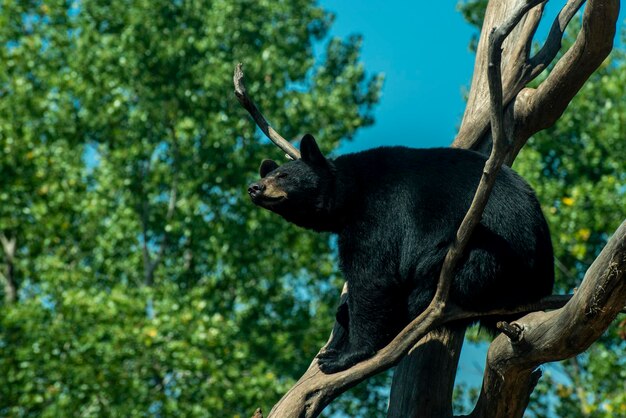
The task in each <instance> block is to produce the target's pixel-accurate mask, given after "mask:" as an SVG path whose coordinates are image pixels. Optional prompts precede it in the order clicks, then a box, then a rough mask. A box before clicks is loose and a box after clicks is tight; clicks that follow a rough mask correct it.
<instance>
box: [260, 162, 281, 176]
mask: <svg viewBox="0 0 626 418" xmlns="http://www.w3.org/2000/svg"><path fill="white" fill-rule="evenodd" d="M277 168H278V164H276V161H274V160H263V161H262V162H261V167H259V174H260V175H261V178H265V176H267V175H268V174H269V173H270V172H271V171H274V170H276V169H277Z"/></svg>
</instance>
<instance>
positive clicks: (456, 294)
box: [248, 135, 554, 373]
mask: <svg viewBox="0 0 626 418" xmlns="http://www.w3.org/2000/svg"><path fill="white" fill-rule="evenodd" d="M300 151H301V159H299V160H296V161H291V162H288V163H286V164H284V165H282V166H279V165H278V164H276V163H275V162H274V161H271V160H264V161H263V163H262V164H261V168H260V174H261V180H260V181H259V182H257V183H254V184H252V185H251V186H250V187H249V188H248V193H249V195H250V197H251V199H252V201H253V202H254V203H255V204H257V205H259V206H261V207H263V208H266V209H269V210H271V211H273V212H275V213H277V214H279V215H281V216H282V217H283V218H285V219H286V220H287V221H289V222H293V223H294V224H296V225H299V226H301V227H304V228H310V229H313V230H315V231H330V232H332V233H335V234H337V235H338V238H339V239H338V246H339V259H340V267H341V270H342V272H343V274H344V276H345V279H346V280H347V282H348V289H349V290H348V297H347V306H346V303H345V302H344V303H343V304H342V305H341V306H340V307H339V309H338V313H337V322H338V323H339V324H340V326H341V327H343V328H344V329H346V330H347V333H337V334H338V335H342V334H343V337H338V338H335V339H334V340H333V341H331V343H330V344H329V346H328V347H327V349H326V350H325V351H323V352H322V353H320V354H319V355H318V358H319V367H320V369H321V370H322V371H323V372H324V373H334V372H337V371H340V370H344V369H347V368H349V367H350V366H352V365H353V364H356V363H358V362H359V361H362V360H364V359H366V358H369V357H371V356H372V355H374V354H375V353H376V351H377V350H379V349H380V348H382V347H384V346H385V345H386V344H387V343H388V342H389V341H391V339H393V337H394V336H395V335H397V333H398V332H399V331H400V330H402V328H403V327H404V326H406V325H407V324H408V322H410V321H411V320H412V319H413V318H415V317H416V316H417V315H418V314H419V313H421V312H422V311H423V310H424V309H425V308H426V306H428V304H429V303H430V301H431V299H432V298H433V296H434V293H435V290H436V287H437V280H438V277H439V272H440V269H441V266H442V264H443V259H444V257H445V255H446V253H447V251H448V247H449V245H450V244H451V243H452V241H453V238H454V235H455V232H456V230H457V228H458V227H459V225H460V224H461V221H462V219H463V216H464V215H465V213H466V211H467V209H468V208H469V206H470V203H471V201H472V197H473V195H474V192H475V191H476V187H477V186H478V182H479V181H480V177H481V173H482V170H483V167H484V164H485V160H486V159H485V157H484V156H483V155H481V154H479V153H476V152H473V151H468V150H461V149H452V148H434V149H411V148H406V147H382V148H376V149H372V150H368V151H363V152H358V153H355V154H348V155H343V156H341V157H338V158H336V159H327V158H325V157H324V155H323V154H322V153H321V152H320V150H319V148H318V146H317V143H316V142H315V139H314V138H313V137H312V136H311V135H305V136H304V137H303V139H302V142H301V144H300ZM553 283H554V267H553V255H552V243H551V240H550V233H549V230H548V226H547V224H546V221H545V219H544V217H543V214H542V212H541V209H540V207H539V203H538V201H537V198H536V197H535V194H534V192H533V191H532V189H531V188H530V186H529V185H528V184H527V183H526V182H525V181H524V180H523V179H522V178H521V177H520V176H519V175H517V174H516V173H515V172H514V171H513V170H511V169H510V168H508V167H503V168H502V170H501V171H500V172H499V174H498V176H497V179H496V183H495V186H494V188H493V191H492V193H491V196H490V198H489V202H488V204H487V207H486V208H485V211H484V214H483V217H482V220H481V222H480V224H479V226H478V227H477V228H476V229H475V231H474V233H473V235H472V238H471V240H470V243H469V245H468V247H467V249H466V251H465V256H464V259H463V260H462V261H461V263H460V264H459V267H458V268H457V271H456V274H455V277H454V280H453V283H452V287H451V290H450V298H451V301H452V302H453V303H455V304H457V305H458V306H460V307H462V308H465V309H468V310H472V311H486V310H491V309H497V308H509V307H515V306H518V305H521V304H526V303H530V302H533V301H536V300H538V299H540V298H541V297H543V296H546V295H549V294H550V293H551V291H552V286H553Z"/></svg>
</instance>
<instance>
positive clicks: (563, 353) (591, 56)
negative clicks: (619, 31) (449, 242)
mask: <svg viewBox="0 0 626 418" xmlns="http://www.w3.org/2000/svg"><path fill="white" fill-rule="evenodd" d="M473 3H478V2H473ZM582 3H583V2H581V1H569V2H567V4H566V5H565V6H564V8H563V9H562V10H561V13H560V14H559V16H558V17H557V19H556V20H555V23H554V25H553V27H552V30H551V33H550V35H549V36H548V39H547V40H546V42H545V44H544V45H543V46H542V48H541V49H539V50H538V51H537V52H536V53H535V54H533V55H531V54H530V52H531V41H532V35H533V34H534V32H535V29H536V27H537V24H538V21H539V19H540V18H541V12H542V10H543V6H542V4H543V2H541V1H510V2H503V1H492V2H490V3H489V6H488V7H487V10H486V13H485V20H484V22H485V23H484V26H483V32H482V34H481V38H480V41H479V42H478V45H477V59H476V67H475V73H474V79H473V81H472V89H471V91H470V95H469V99H468V107H467V109H466V112H465V116H464V119H463V123H462V125H461V128H460V130H459V134H458V136H457V138H456V139H455V141H454V143H453V146H456V147H464V148H471V149H475V150H479V151H482V152H491V157H490V160H489V161H488V162H487V165H486V168H485V176H484V178H485V181H484V182H483V181H481V186H485V187H484V188H482V187H481V186H479V190H478V191H477V193H476V196H477V200H476V202H477V203H478V202H482V200H481V197H484V194H485V193H487V194H488V187H489V184H490V182H489V177H490V176H493V171H492V170H497V166H498V163H499V162H501V160H502V159H504V160H506V161H507V162H508V163H509V164H510V163H512V162H513V161H514V159H515V157H516V156H517V154H518V153H519V151H520V150H521V148H522V147H523V146H524V144H525V143H526V142H527V140H528V139H529V137H530V136H531V135H533V134H535V133H536V132H538V131H540V130H542V129H545V128H547V127H549V126H551V125H552V124H554V123H555V122H556V120H557V119H558V118H559V117H560V116H561V114H562V113H563V112H564V111H565V108H566V107H567V105H568V104H569V102H570V101H571V100H572V99H573V97H574V96H575V95H576V93H577V92H578V91H579V90H580V88H581V87H582V85H583V84H584V82H585V81H586V80H587V79H588V78H589V77H590V76H591V75H592V73H593V71H594V70H595V69H596V68H597V67H598V66H600V65H601V64H602V62H603V60H604V59H605V58H606V56H607V55H608V53H609V52H610V50H611V47H612V41H613V37H614V34H615V26H614V23H615V20H616V18H617V12H618V2H613V1H589V2H587V5H586V7H585V11H584V15H583V25H582V27H581V29H580V31H579V33H578V35H577V36H576V40H575V41H574V42H573V44H572V45H571V47H570V48H569V49H568V50H567V52H565V53H564V54H563V55H562V56H560V58H559V59H558V60H557V62H556V64H555V65H554V67H553V68H552V71H551V72H550V73H549V74H548V75H547V76H546V77H545V79H543V80H542V81H541V83H539V84H538V85H536V87H532V88H531V87H528V84H529V83H530V82H531V81H532V80H534V79H535V78H536V77H537V76H539V75H540V74H541V73H542V72H543V71H544V70H545V69H546V68H548V66H549V65H550V64H551V62H552V60H553V59H554V58H555V57H556V55H557V52H558V50H559V48H560V44H561V37H562V35H563V31H564V28H565V26H567V23H568V22H569V20H570V19H571V18H572V17H573V16H574V14H575V13H576V11H577V10H578V9H579V8H580V7H581V6H582ZM609 22H610V23H609ZM516 25H517V27H516ZM494 27H497V29H494V32H491V28H494ZM514 27H516V28H515V29H513V28H514ZM511 30H512V32H511ZM490 33H491V35H490ZM507 36H508V37H507ZM488 38H489V40H488ZM505 38H506V41H505V43H504V44H502V43H501V42H503V41H504V39H505ZM502 45H503V46H504V49H503V51H502V53H501V52H500V48H501V46H502ZM500 54H502V56H500ZM501 59H502V63H503V65H502V70H501V69H500V60H501ZM487 68H489V72H488V71H487ZM500 71H502V74H500ZM488 85H489V87H487V86H488ZM488 103H489V104H490V106H489V105H487V104H488ZM489 128H491V129H489ZM503 139H504V145H502V142H503ZM507 139H508V140H509V141H510V142H509V143H508V144H507V141H506V140H507ZM490 150H491V151H490ZM607 181H608V180H607ZM622 194H623V192H622ZM573 201H574V198H572V197H571V196H566V197H565V200H564V201H562V202H563V204H565V205H566V206H567V205H570V203H571V204H573ZM474 206H475V205H474V204H473V205H472V208H471V209H470V212H468V217H467V218H466V220H468V221H469V222H468V224H467V225H470V226H468V228H469V230H470V231H471V223H472V222H476V221H477V219H479V218H480V204H478V205H476V208H475V207H474ZM474 209H476V210H475V211H474V212H473V213H472V211H473V210H474ZM620 220H621V219H620ZM465 227H466V225H465V222H464V225H462V226H461V228H460V229H459V233H458V235H457V239H458V242H457V244H455V245H454V246H452V248H451V250H450V254H449V255H451V257H450V259H454V258H455V254H458V252H459V247H460V249H461V250H462V248H463V241H464V239H465V236H466V234H467V230H466V229H465ZM585 235H587V234H586V233H585ZM625 264H626V223H622V225H621V226H620V227H619V229H618V230H617V231H616V232H615V234H614V236H613V237H612V239H611V240H609V242H608V243H607V244H606V246H605V247H604V249H603V250H602V252H600V254H599V256H598V257H597V258H596V259H595V261H594V262H593V265H592V266H591V267H590V268H589V269H588V270H587V272H586V274H585V280H584V281H583V283H582V285H581V286H580V288H579V289H578V291H577V292H576V294H575V295H574V296H573V297H571V300H569V302H567V303H566V304H564V305H563V301H564V299H569V298H556V299H555V298H549V299H547V300H544V301H542V302H541V303H539V304H538V305H535V306H531V307H523V308H522V309H521V310H520V311H519V312H520V313H521V312H530V313H529V314H528V315H526V316H524V317H522V318H521V319H520V320H518V321H516V323H514V324H513V325H510V324H505V323H504V324H502V331H503V335H500V336H498V337H497V338H496V339H495V340H494V342H493V343H492V344H491V347H490V350H489V356H488V360H487V368H486V371H485V379H484V381H483V387H482V390H481V393H480V396H479V399H478V403H477V405H476V407H475V409H474V410H473V412H472V413H471V416H476V417H478V416H521V415H522V414H523V413H524V411H525V409H526V408H527V406H528V399H529V396H530V394H531V393H532V391H533V389H534V387H535V385H536V383H537V380H538V378H539V377H540V372H539V371H538V369H537V367H538V366H539V365H540V364H543V363H545V362H548V361H555V360H560V359H564V358H570V357H573V356H575V355H576V354H578V353H580V352H582V351H584V350H585V349H586V348H587V347H589V346H590V345H591V344H592V343H593V342H595V341H597V340H598V339H599V338H600V337H601V336H602V333H603V331H604V330H605V329H606V328H607V327H608V326H609V325H610V324H611V322H612V321H613V320H614V319H615V317H616V315H617V314H618V312H619V311H620V310H621V309H622V308H623V307H624V304H625V302H626V286H625V285H624V283H623V282H624V281H623V277H624V268H625V267H626V266H625ZM453 265H454V264H453V263H450V265H444V268H443V270H442V276H441V278H440V285H439V287H438V292H437V295H436V296H435V299H434V300H433V302H432V303H431V306H430V307H429V309H427V311H426V313H425V314H422V315H420V316H419V317H418V318H417V319H416V320H415V321H413V323H412V324H411V325H409V326H408V327H407V328H406V329H405V330H404V331H403V332H402V333H401V334H400V335H399V336H398V337H397V338H396V339H395V340H394V341H393V342H392V343H390V344H389V346H388V347H386V348H384V349H382V350H381V351H379V353H378V354H377V355H376V356H375V357H374V358H372V359H370V360H367V361H364V362H362V363H359V364H357V365H355V366H354V367H352V368H351V369H350V370H348V371H345V372H340V373H337V374H334V375H323V374H321V373H320V372H319V370H318V369H317V366H316V363H315V361H313V363H312V364H311V366H310V368H309V369H308V371H307V372H306V373H305V375H304V376H303V377H302V378H301V380H300V381H299V383H298V384H297V385H296V386H294V387H293V388H292V389H291V390H290V391H289V392H288V393H287V394H286V395H285V396H284V397H283V399H282V400H281V401H280V402H279V403H278V404H276V405H275V406H274V408H273V409H272V411H271V412H270V415H269V416H277V417H278V416H292V415H293V416H316V415H317V414H318V413H319V411H321V409H322V408H323V407H324V406H325V405H326V404H328V403H329V402H331V401H332V399H333V398H334V397H336V396H337V394H339V393H341V392H342V391H343V390H345V389H346V388H348V387H350V386H351V385H354V384H356V383H357V382H359V381H362V380H364V379H366V378H367V377H369V376H371V375H373V374H375V373H377V372H379V371H381V370H384V369H386V368H388V367H390V366H391V365H393V364H395V363H397V362H398V361H400V359H401V358H402V357H403V356H404V355H405V354H406V353H407V352H408V351H409V350H410V349H411V348H412V347H413V346H414V344H415V343H417V342H418V341H419V339H420V338H421V337H425V336H426V334H427V333H428V332H429V331H432V330H433V329H434V328H436V327H438V326H440V325H442V324H445V322H446V321H449V320H453V319H457V318H459V317H462V316H463V314H464V313H460V312H458V310H456V311H455V309H454V307H450V306H449V305H447V304H446V290H445V289H446V287H447V285H448V284H449V274H446V269H447V268H448V269H452V268H453V267H452V266H453ZM348 291H349V290H348ZM545 308H553V309H554V308H557V309H555V310H553V311H551V312H541V311H542V310H543V309H545ZM465 314H468V313H465ZM444 333H445V332H444ZM426 338H438V337H426ZM446 338H448V340H444V339H441V341H443V342H444V343H446V345H440V348H438V349H435V350H434V351H429V353H428V354H429V356H424V355H421V354H420V353H419V351H420V350H421V351H423V352H424V351H427V350H428V349H426V348H425V347H426V344H424V343H422V344H418V345H417V346H416V351H418V353H417V355H416V354H413V358H414V359H416V361H415V362H413V364H408V363H407V364H404V365H403V364H401V365H400V370H407V369H413V370H416V369H417V370H424V369H428V365H426V364H425V362H427V361H429V358H430V359H432V358H433V356H435V355H438V354H441V357H442V358H446V356H445V355H446V354H447V358H450V359H451V361H449V362H448V364H447V367H444V369H445V370H443V371H442V370H441V369H440V368H439V369H437V371H438V373H437V374H438V375H439V378H438V379H436V380H435V381H433V380H430V379H428V381H427V383H425V379H424V380H422V381H421V382H420V381H416V379H423V375H420V376H419V377H416V373H406V372H404V373H402V374H401V375H399V373H398V370H397V371H396V375H397V376H398V375H399V376H398V380H402V383H401V384H397V385H396V387H397V388H398V390H399V391H400V392H403V393H401V394H400V395H398V396H396V397H395V399H394V395H393V394H392V399H391V406H390V411H389V414H388V416H402V417H406V416H416V413H419V414H421V415H423V416H449V415H450V413H451V406H450V404H449V402H448V401H449V400H450V399H449V397H448V398H447V397H446V395H445V394H448V393H449V394H450V397H451V388H452V385H453V377H454V372H450V371H451V370H454V368H455V367H456V361H457V360H458V357H456V358H455V355H454V354H453V352H454V351H455V350H457V347H458V346H459V343H458V341H459V338H458V335H453V334H451V333H449V332H448V334H447V337H446ZM461 340H462V338H461ZM403 361H404V360H403ZM430 366H431V369H433V368H434V367H432V366H433V363H432V362H431V364H430ZM426 384H428V385H429V386H431V388H434V390H435V391H437V392H439V393H442V394H444V395H442V396H440V397H439V398H438V399H435V400H434V401H433V400H432V399H427V398H426V397H425V396H424V397H417V399H412V401H411V402H403V403H402V402H400V401H401V400H402V399H410V395H411V394H412V393H416V391H414V390H413V387H422V386H424V385H426ZM392 391H393V389H392ZM417 393H418V394H424V393H426V391H423V392H420V391H417ZM446 402H447V403H446Z"/></svg>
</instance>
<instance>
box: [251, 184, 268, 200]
mask: <svg viewBox="0 0 626 418" xmlns="http://www.w3.org/2000/svg"><path fill="white" fill-rule="evenodd" d="M263 190H265V185H263V184H261V183H252V184H251V185H250V187H248V194H249V195H250V197H251V198H253V199H254V198H255V197H259V195H261V194H263Z"/></svg>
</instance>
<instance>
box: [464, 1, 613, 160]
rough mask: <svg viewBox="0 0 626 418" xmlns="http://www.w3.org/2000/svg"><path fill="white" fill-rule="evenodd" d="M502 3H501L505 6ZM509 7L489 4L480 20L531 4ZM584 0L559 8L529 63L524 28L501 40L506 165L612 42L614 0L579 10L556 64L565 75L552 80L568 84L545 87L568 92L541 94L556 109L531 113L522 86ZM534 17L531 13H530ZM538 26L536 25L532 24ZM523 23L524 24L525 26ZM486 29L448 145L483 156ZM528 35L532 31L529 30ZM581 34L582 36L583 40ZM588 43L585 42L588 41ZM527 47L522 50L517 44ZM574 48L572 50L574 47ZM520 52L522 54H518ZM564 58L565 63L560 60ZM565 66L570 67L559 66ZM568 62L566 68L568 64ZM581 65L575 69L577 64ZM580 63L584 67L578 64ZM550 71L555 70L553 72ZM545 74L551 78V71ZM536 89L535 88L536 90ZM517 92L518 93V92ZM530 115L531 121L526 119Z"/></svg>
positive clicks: (551, 53)
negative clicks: (508, 134) (577, 27)
mask: <svg viewBox="0 0 626 418" xmlns="http://www.w3.org/2000/svg"><path fill="white" fill-rule="evenodd" d="M505 3H506V2H505ZM508 3H510V4H511V5H510V6H508V7H506V6H505V5H503V4H502V1H491V2H490V3H489V7H488V9H487V15H486V17H485V25H486V24H487V23H488V22H492V21H498V20H500V19H504V18H505V16H506V15H507V13H510V9H511V7H513V4H517V5H518V7H519V5H524V4H531V3H532V1H531V0H511V1H510V2H508ZM583 4H584V0H569V1H568V2H567V3H566V4H565V6H564V7H563V8H562V10H561V11H560V13H559V14H558V16H557V17H556V19H555V21H554V22H553V24H552V28H551V30H550V33H549V35H548V38H547V39H546V42H545V43H544V46H543V47H542V49H541V50H540V51H539V52H538V53H537V54H536V55H535V56H534V57H532V58H529V56H528V51H530V41H531V39H530V38H528V34H529V33H531V30H530V29H527V30H526V31H523V32H519V33H516V32H515V31H514V32H513V33H512V34H511V36H510V37H509V38H508V39H507V42H506V43H505V44H504V57H505V60H506V59H507V58H508V59H509V60H512V62H511V61H509V63H508V64H505V71H504V75H503V85H504V92H503V103H504V105H505V107H508V108H509V109H507V113H510V115H511V120H510V121H507V126H508V127H510V129H511V130H512V132H513V133H512V138H513V140H514V147H513V150H512V152H511V155H510V156H509V157H508V159H507V164H511V163H512V162H513V160H514V158H515V156H516V155H517V153H518V152H519V150H520V149H521V147H522V146H523V145H524V144H525V143H526V141H527V140H528V138H529V137H530V136H531V135H532V134H534V133H536V132H538V131H539V130H541V129H545V128H546V127H548V126H550V125H552V124H553V123H554V122H555V121H556V120H557V119H558V117H560V115H561V114H562V112H563V111H564V110H565V107H567V104H568V103H569V102H570V101H571V99H572V98H573V97H574V95H575V94H576V93H577V92H578V91H579V90H580V87H582V84H583V83H584V82H585V81H586V80H587V79H588V78H589V76H590V75H591V74H592V73H593V71H595V69H596V68H597V67H598V66H599V65H600V64H601V62H602V60H604V58H606V56H607V55H608V53H609V52H610V50H611V48H612V45H613V37H614V35H615V21H616V19H617V14H618V9H619V1H618V0H595V1H594V0H590V1H589V2H588V6H587V7H586V9H585V14H584V16H583V30H581V32H580V34H579V35H578V38H577V40H576V43H575V45H574V47H572V48H571V49H570V50H569V51H568V52H567V53H566V54H565V56H564V57H563V58H561V60H560V61H559V62H558V63H557V67H558V66H559V65H564V66H565V70H564V71H563V72H562V73H561V75H560V76H558V77H557V78H561V77H564V76H565V75H566V74H569V77H573V81H571V80H570V81H565V80H561V81H560V82H554V83H551V82H548V80H546V81H544V82H543V83H542V86H543V84H545V83H546V82H547V83H548V84H547V85H546V86H550V85H553V86H554V85H557V86H560V88H561V89H566V90H568V91H567V92H566V94H559V93H554V92H552V90H550V92H551V93H549V94H547V96H548V97H551V98H552V99H553V100H556V103H553V104H556V105H557V106H556V107H550V106H546V108H545V109H544V110H543V111H539V110H537V109H535V106H536V103H535V102H534V100H536V99H533V98H532V95H533V94H534V90H532V89H525V90H524V87H525V86H526V85H527V84H528V83H529V82H530V81H532V80H534V79H535V78H536V77H537V76H538V75H539V74H540V73H541V72H542V71H543V70H544V69H545V68H547V66H548V65H549V64H550V63H551V62H552V61H553V60H554V58H555V57H556V55H557V53H558V51H559V50H560V47H561V39H562V37H563V33H564V31H565V28H566V26H567V24H568V23H569V22H570V21H571V19H572V18H573V17H574V15H575V14H576V12H577V11H578V10H579V9H580V8H581V7H582V5H583ZM541 10H542V6H541V5H539V6H538V7H536V8H535V9H533V11H532V12H531V13H529V15H528V17H527V19H530V20H531V21H533V22H534V21H535V20H534V19H535V16H540V13H541ZM533 12H534V13H533ZM537 22H538V21H537ZM526 24H528V23H527V22H526ZM486 30H487V27H486V26H483V32H482V34H481V43H479V47H478V50H477V56H476V65H475V67H474V79H473V80H472V88H471V90H470V97H469V99H468V104H467V107H466V110H465V115H464V116H463V123H462V125H461V128H460V129H459V133H458V135H457V137H456V138H455V140H454V142H453V143H452V146H453V147H457V148H468V149H474V150H479V151H483V152H486V150H488V147H489V146H490V144H491V137H490V136H489V131H488V128H489V123H490V121H489V114H488V111H487V109H486V106H485V104H486V95H487V92H486V89H485V85H484V84H485V80H484V76H482V74H484V73H483V71H484V67H485V65H486V60H485V58H484V57H486V55H487V52H486V44H485V43H483V42H482V41H483V38H486ZM532 32H533V33H534V30H533V31H532ZM585 34H587V35H585ZM590 40H591V42H590ZM513 41H514V42H516V43H515V44H514V46H510V44H507V43H508V42H513ZM524 42H527V48H524V47H522V46H521V45H522V44H524ZM576 45H578V47H576ZM521 51H526V53H524V54H522V53H521ZM567 56H569V57H570V58H566V57H567ZM579 61H580V62H579ZM566 62H570V65H566V64H562V63H566ZM572 62H574V64H573V65H572V64H571V63H572ZM576 63H578V64H581V65H582V66H581V67H580V68H579V66H578V64H576ZM583 64H584V65H583ZM555 69H556V68H555ZM551 74H557V73H554V71H553V72H552V73H551ZM540 88H541V87H540ZM522 90H524V91H523V92H522ZM531 115H532V116H533V117H534V118H533V117H531Z"/></svg>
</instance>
